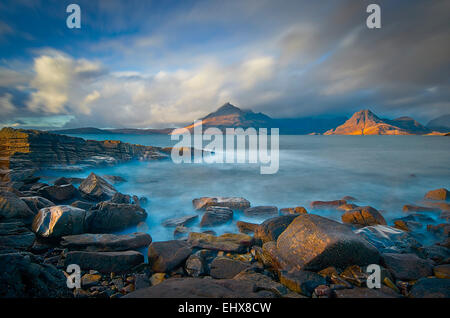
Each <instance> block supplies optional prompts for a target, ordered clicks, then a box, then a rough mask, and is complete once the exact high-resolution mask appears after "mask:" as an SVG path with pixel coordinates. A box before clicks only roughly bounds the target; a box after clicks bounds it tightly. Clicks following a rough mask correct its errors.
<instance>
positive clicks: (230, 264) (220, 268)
mask: <svg viewBox="0 0 450 318" xmlns="http://www.w3.org/2000/svg"><path fill="white" fill-rule="evenodd" d="M249 267H250V264H249V263H246V262H241V261H239V260H234V259H230V258H228V257H220V256H219V257H216V258H215V259H214V260H213V261H212V263H211V266H210V268H211V271H210V275H211V277H213V278H216V279H225V278H233V277H234V276H236V275H237V274H239V273H240V272H242V271H243V270H245V269H247V268H249Z"/></svg>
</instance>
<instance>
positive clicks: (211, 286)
mask: <svg viewBox="0 0 450 318" xmlns="http://www.w3.org/2000/svg"><path fill="white" fill-rule="evenodd" d="M256 290H257V289H256V288H255V284H253V283H252V282H250V281H245V280H234V279H220V280H213V279H204V278H170V279H167V280H165V281H163V282H162V283H160V284H158V285H156V286H152V287H149V288H144V289H140V290H137V291H135V292H132V293H130V294H128V295H126V296H125V298H266V297H274V295H273V294H272V293H267V292H264V291H256Z"/></svg>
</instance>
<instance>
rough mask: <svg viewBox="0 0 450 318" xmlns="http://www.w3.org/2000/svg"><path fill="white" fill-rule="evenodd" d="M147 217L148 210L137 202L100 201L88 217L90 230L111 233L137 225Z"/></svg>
mask: <svg viewBox="0 0 450 318" xmlns="http://www.w3.org/2000/svg"><path fill="white" fill-rule="evenodd" d="M146 218H147V212H145V210H144V209H143V208H141V207H140V206H138V205H136V204H120V203H112V202H108V201H104V202H100V203H99V204H97V205H96V206H95V207H94V208H92V210H91V211H90V213H89V215H88V217H87V220H86V222H87V224H88V229H89V232H91V233H111V232H115V231H120V230H124V229H126V228H129V227H131V226H134V225H137V224H139V223H140V222H142V221H144V220H145V219H146Z"/></svg>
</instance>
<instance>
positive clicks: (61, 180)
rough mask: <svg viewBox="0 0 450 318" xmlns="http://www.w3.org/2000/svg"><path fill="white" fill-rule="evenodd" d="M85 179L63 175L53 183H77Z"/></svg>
mask: <svg viewBox="0 0 450 318" xmlns="http://www.w3.org/2000/svg"><path fill="white" fill-rule="evenodd" d="M83 180H84V179H82V178H66V177H61V178H58V179H56V180H55V181H54V182H53V184H54V185H65V184H77V183H81V182H83Z"/></svg>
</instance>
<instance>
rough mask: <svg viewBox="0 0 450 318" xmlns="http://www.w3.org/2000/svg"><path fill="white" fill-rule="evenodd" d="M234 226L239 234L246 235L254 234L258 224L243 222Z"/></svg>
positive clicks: (238, 222)
mask: <svg viewBox="0 0 450 318" xmlns="http://www.w3.org/2000/svg"><path fill="white" fill-rule="evenodd" d="M236 226H237V228H238V229H239V232H241V233H244V234H248V233H253V232H255V231H256V229H257V228H258V226H259V224H255V223H249V222H244V221H237V222H236Z"/></svg>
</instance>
